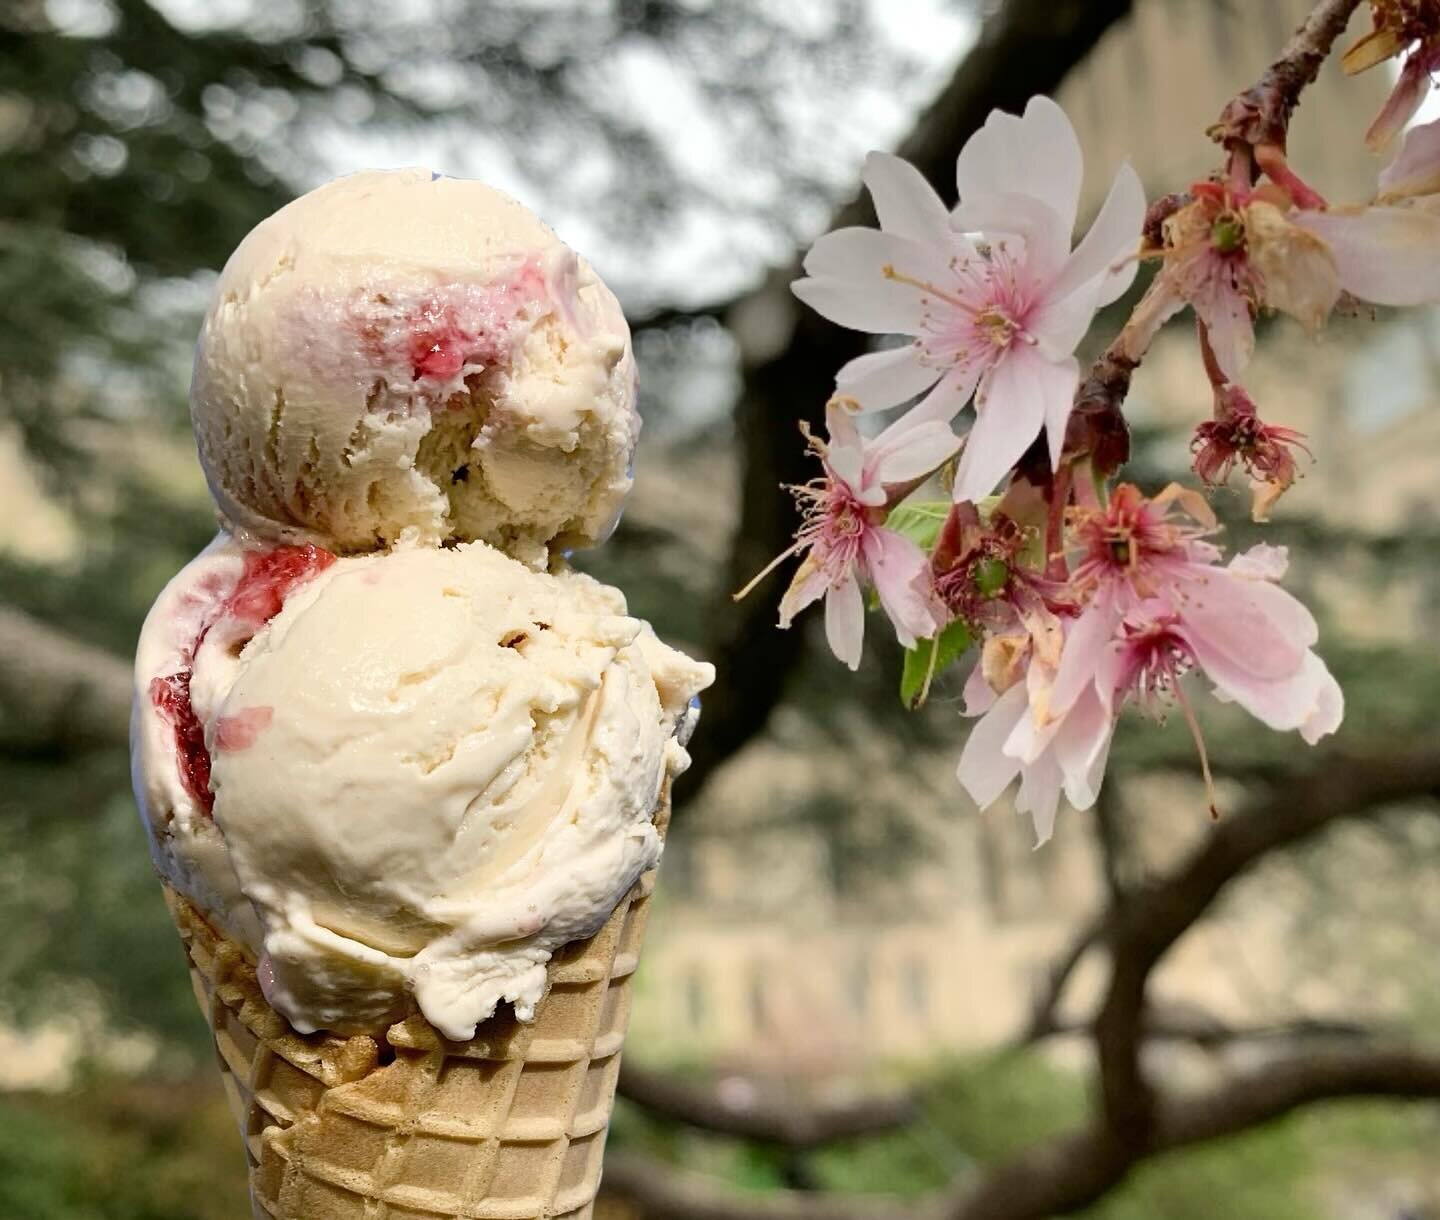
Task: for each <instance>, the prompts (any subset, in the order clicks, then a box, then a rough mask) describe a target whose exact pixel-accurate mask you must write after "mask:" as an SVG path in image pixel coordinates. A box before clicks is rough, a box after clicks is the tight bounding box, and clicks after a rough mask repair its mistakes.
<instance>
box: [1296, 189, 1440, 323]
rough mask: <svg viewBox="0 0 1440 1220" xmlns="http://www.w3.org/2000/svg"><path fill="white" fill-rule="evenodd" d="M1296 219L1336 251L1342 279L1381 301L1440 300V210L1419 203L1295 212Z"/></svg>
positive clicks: (1346, 286) (1422, 302) (1351, 287)
mask: <svg viewBox="0 0 1440 1220" xmlns="http://www.w3.org/2000/svg"><path fill="white" fill-rule="evenodd" d="M1294 221H1295V223H1296V224H1298V225H1300V226H1302V227H1303V228H1306V229H1309V230H1310V232H1312V233H1314V234H1315V235H1316V236H1318V237H1320V238H1321V239H1322V240H1323V241H1324V242H1325V243H1326V245H1328V246H1329V247H1330V252H1331V253H1332V254H1333V255H1334V256H1335V265H1336V267H1337V268H1338V269H1339V271H1340V284H1341V286H1342V287H1343V288H1344V289H1345V290H1346V291H1348V292H1351V293H1353V294H1354V295H1355V296H1357V297H1359V298H1360V299H1361V300H1362V301H1371V302H1373V303H1374V304H1376V305H1428V304H1434V303H1436V302H1440V276H1437V275H1436V274H1435V266H1436V263H1437V260H1440V216H1437V215H1435V214H1434V213H1432V212H1425V211H1420V210H1417V209H1415V208H1400V207H1394V208H1391V207H1371V208H1364V209H1363V210H1361V211H1358V212H1349V213H1347V212H1341V211H1338V210H1336V211H1330V212H1296V213H1295V214H1294Z"/></svg>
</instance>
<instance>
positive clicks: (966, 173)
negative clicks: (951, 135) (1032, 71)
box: [955, 97, 1084, 246]
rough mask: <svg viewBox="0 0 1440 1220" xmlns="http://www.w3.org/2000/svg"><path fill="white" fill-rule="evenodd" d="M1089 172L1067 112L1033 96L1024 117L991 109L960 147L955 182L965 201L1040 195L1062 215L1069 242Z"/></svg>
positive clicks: (1043, 201)
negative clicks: (976, 129)
mask: <svg viewBox="0 0 1440 1220" xmlns="http://www.w3.org/2000/svg"><path fill="white" fill-rule="evenodd" d="M1083 173H1084V164H1083V161H1082V158H1081V154H1080V141H1079V140H1078V139H1076V137H1075V129H1074V127H1072V126H1071V125H1070V120H1069V119H1068V118H1067V117H1066V116H1065V112H1064V111H1063V110H1061V109H1060V107H1059V106H1057V105H1056V104H1055V103H1054V102H1052V101H1051V100H1050V99H1049V98H1048V97H1032V98H1031V99H1030V102H1029V104H1028V105H1027V106H1026V107H1025V113H1024V115H1022V116H1020V117H1018V118H1017V117H1016V116H1015V115H1011V114H1005V113H1004V112H1003V111H999V110H992V111H991V112H990V116H989V117H988V118H987V119H986V120H985V125H984V126H983V127H982V128H980V130H979V131H977V132H975V134H974V135H972V136H971V137H970V138H969V139H968V140H967V141H966V142H965V147H964V148H962V149H961V150H960V157H959V159H958V160H957V162H956V165H955V183H956V186H958V187H959V190H960V200H961V202H962V203H968V202H969V201H970V197H971V196H972V195H993V194H1022V195H1029V196H1031V197H1032V198H1034V199H1037V200H1039V201H1040V202H1041V203H1043V204H1045V205H1046V206H1047V207H1049V208H1050V210H1051V211H1052V212H1054V213H1055V215H1056V216H1057V217H1058V218H1059V220H1060V224H1061V228H1062V229H1063V230H1064V236H1065V240H1066V244H1067V246H1068V244H1069V239H1070V234H1071V233H1072V232H1073V231H1074V228H1075V212H1076V209H1077V208H1078V206H1079V202H1080V183H1081V178H1082V175H1083Z"/></svg>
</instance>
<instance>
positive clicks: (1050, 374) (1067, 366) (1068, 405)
mask: <svg viewBox="0 0 1440 1220" xmlns="http://www.w3.org/2000/svg"><path fill="white" fill-rule="evenodd" d="M1035 355H1036V357H1039V355H1040V354H1039V353H1038V352H1037V353H1035ZM1035 368H1036V371H1037V373H1038V375H1039V376H1038V381H1039V383H1040V387H1041V389H1040V393H1041V396H1042V398H1043V400H1044V403H1045V436H1046V439H1047V440H1048V441H1049V443H1050V469H1051V470H1059V469H1060V453H1061V451H1062V450H1063V449H1064V448H1065V428H1066V425H1067V424H1069V422H1070V412H1071V411H1072V410H1074V408H1075V392H1076V391H1077V390H1078V389H1079V388H1080V362H1079V361H1078V360H1076V359H1075V357H1074V356H1066V357H1065V358H1064V359H1063V360H1058V361H1052V360H1047V359H1043V358H1038V359H1037V360H1036V364H1035Z"/></svg>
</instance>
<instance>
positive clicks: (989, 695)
mask: <svg viewBox="0 0 1440 1220" xmlns="http://www.w3.org/2000/svg"><path fill="white" fill-rule="evenodd" d="M961 697H962V698H963V699H964V701H965V711H964V713H963V714H964V715H966V716H983V715H984V714H985V713H986V712H988V711H989V710H990V709H991V708H992V707H994V706H995V700H996V699H998V698H999V696H998V695H997V694H996V693H995V688H994V687H993V686H991V685H990V683H989V682H988V681H986V679H985V666H983V665H981V664H980V663H979V662H978V661H977V662H976V663H975V664H974V665H973V666H972V667H971V669H970V676H969V677H968V678H966V679H965V689H964V690H963V691H962V692H961Z"/></svg>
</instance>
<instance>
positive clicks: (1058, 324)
mask: <svg viewBox="0 0 1440 1220" xmlns="http://www.w3.org/2000/svg"><path fill="white" fill-rule="evenodd" d="M1099 290H1100V281H1099V279H1094V280H1091V281H1090V283H1088V284H1085V285H1083V286H1082V287H1081V288H1080V289H1079V290H1077V291H1075V292H1072V293H1070V294H1069V295H1068V296H1064V297H1057V298H1053V299H1050V300H1046V301H1045V302H1043V303H1042V304H1041V305H1039V306H1038V307H1037V308H1036V310H1035V312H1034V313H1033V314H1032V315H1031V316H1030V319H1029V321H1028V323H1027V328H1028V330H1029V331H1030V334H1031V335H1032V336H1034V338H1035V341H1036V343H1038V344H1039V345H1040V350H1041V351H1042V352H1044V353H1045V355H1046V356H1048V357H1049V358H1050V359H1052V360H1064V359H1066V358H1067V357H1069V356H1070V354H1071V353H1072V352H1074V350H1075V348H1076V346H1077V345H1078V344H1079V342H1080V340H1081V339H1083V338H1084V337H1085V336H1086V335H1087V334H1088V333H1089V331H1090V324H1091V323H1092V322H1093V321H1094V320H1095V302H1096V300H1097V299H1098V297H1097V294H1098V293H1099Z"/></svg>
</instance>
